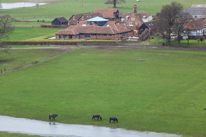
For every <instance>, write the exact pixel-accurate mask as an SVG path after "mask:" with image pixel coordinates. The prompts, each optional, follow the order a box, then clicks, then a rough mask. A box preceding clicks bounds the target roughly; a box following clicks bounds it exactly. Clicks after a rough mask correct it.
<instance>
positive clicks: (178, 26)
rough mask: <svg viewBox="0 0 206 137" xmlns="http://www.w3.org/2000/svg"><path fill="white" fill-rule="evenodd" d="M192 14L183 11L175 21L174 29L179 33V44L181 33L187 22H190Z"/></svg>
mask: <svg viewBox="0 0 206 137" xmlns="http://www.w3.org/2000/svg"><path fill="white" fill-rule="evenodd" d="M191 19H192V16H191V15H190V14H189V13H188V12H181V13H179V14H178V17H177V19H176V20H175V22H174V26H173V29H172V30H173V31H174V32H175V33H176V34H177V40H178V46H180V40H181V34H182V32H183V30H184V27H185V24H188V23H189V22H190V20H191Z"/></svg>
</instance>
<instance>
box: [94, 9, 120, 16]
mask: <svg viewBox="0 0 206 137" xmlns="http://www.w3.org/2000/svg"><path fill="white" fill-rule="evenodd" d="M115 12H119V10H118V9H113V8H110V9H96V8H95V9H94V13H100V14H101V15H102V16H103V18H116V17H115V16H114V13H115Z"/></svg>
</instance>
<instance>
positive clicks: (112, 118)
mask: <svg viewBox="0 0 206 137" xmlns="http://www.w3.org/2000/svg"><path fill="white" fill-rule="evenodd" d="M111 120H113V121H117V122H118V119H117V118H116V117H110V118H109V123H111Z"/></svg>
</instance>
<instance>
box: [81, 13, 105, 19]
mask: <svg viewBox="0 0 206 137" xmlns="http://www.w3.org/2000/svg"><path fill="white" fill-rule="evenodd" d="M82 16H83V17H84V19H85V20H88V19H91V18H94V17H97V16H99V17H103V16H102V15H101V14H100V13H87V14H83V15H82Z"/></svg>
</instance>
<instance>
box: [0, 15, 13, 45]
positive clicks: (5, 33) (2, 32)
mask: <svg viewBox="0 0 206 137" xmlns="http://www.w3.org/2000/svg"><path fill="white" fill-rule="evenodd" d="M13 21H14V19H13V18H12V17H11V16H10V15H2V16H0V48H2V47H4V45H3V43H2V39H8V38H9V35H10V34H12V33H13V30H14V27H13V26H12V25H11V22H13Z"/></svg>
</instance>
